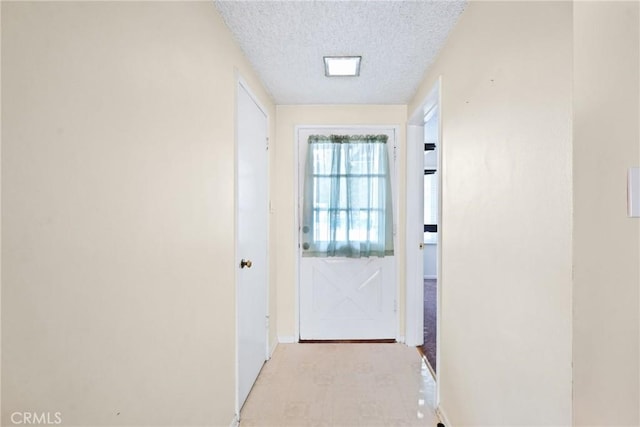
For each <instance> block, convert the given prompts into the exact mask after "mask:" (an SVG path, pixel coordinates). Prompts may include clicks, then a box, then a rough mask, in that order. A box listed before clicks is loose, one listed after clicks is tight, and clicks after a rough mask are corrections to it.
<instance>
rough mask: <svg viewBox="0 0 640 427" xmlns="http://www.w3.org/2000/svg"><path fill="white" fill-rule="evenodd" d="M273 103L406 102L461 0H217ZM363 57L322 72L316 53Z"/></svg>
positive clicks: (461, 5) (457, 12) (462, 4)
mask: <svg viewBox="0 0 640 427" xmlns="http://www.w3.org/2000/svg"><path fill="white" fill-rule="evenodd" d="M215 3H216V6H217V8H218V10H219V11H220V13H221V15H222V17H223V19H224V20H225V22H226V24H227V26H228V27H229V29H230V30H231V32H232V33H233V34H234V36H235V38H236V40H237V41H238V43H239V44H240V47H241V48H242V50H243V51H244V53H245V54H246V56H247V58H248V59H249V61H250V62H251V64H252V65H253V67H254V68H255V70H256V71H257V73H258V75H259V76H260V77H261V79H262V81H263V83H264V85H265V86H266V88H267V90H268V91H269V92H270V93H271V95H272V96H273V98H274V101H275V102H276V103H277V104H406V103H408V102H409V101H410V99H411V98H412V96H413V95H414V93H415V91H416V89H417V87H418V85H419V83H420V81H421V80H422V78H423V76H424V74H425V72H426V70H427V68H428V67H429V65H431V63H432V62H433V61H434V59H435V57H436V55H437V53H438V52H439V50H440V48H441V47H442V45H443V44H444V41H445V40H446V38H447V35H448V34H449V31H450V30H451V29H452V28H453V26H454V25H455V22H456V20H457V19H458V16H459V15H460V13H462V11H463V9H464V7H465V5H466V1H464V0H444V1H430V0H423V1H415V0H414V1H362V0H360V1H254V0H251V1H238V0H234V1H216V2H215ZM331 55H335V56H340V55H358V56H362V65H361V69H360V77H333V78H329V77H325V75H324V64H323V61H322V57H323V56H331Z"/></svg>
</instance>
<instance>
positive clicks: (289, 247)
mask: <svg viewBox="0 0 640 427" xmlns="http://www.w3.org/2000/svg"><path fill="white" fill-rule="evenodd" d="M276 112H277V118H276V120H277V124H276V137H277V143H276V145H277V146H276V156H277V158H276V161H275V166H274V171H275V176H274V178H275V193H276V194H275V203H276V212H277V218H278V219H277V223H276V228H277V230H278V239H277V242H276V244H277V248H276V253H277V266H276V269H277V272H278V273H277V274H278V277H277V283H278V289H277V293H278V336H279V337H281V338H282V339H284V340H285V341H291V340H296V339H297V337H296V336H295V332H296V321H297V318H296V298H297V286H298V278H297V271H296V267H295V265H296V257H297V252H296V248H297V233H296V231H295V224H296V219H295V211H296V209H295V205H296V194H295V185H296V183H295V181H294V180H293V179H292V178H293V177H295V176H296V159H295V156H296V148H295V147H296V145H295V144H296V143H297V141H296V140H295V127H296V126H298V125H398V126H399V127H400V135H399V138H398V148H399V150H400V151H399V152H398V159H397V167H398V169H397V173H398V189H399V192H400V193H399V214H398V228H397V229H398V230H404V219H405V213H404V206H405V197H406V196H405V192H404V190H405V186H404V182H405V160H404V155H403V154H402V153H404V149H405V148H404V147H405V140H406V137H405V133H406V121H407V107H406V106H405V105H278V106H277V109H276ZM398 237H399V244H398V246H397V248H396V258H397V266H398V269H399V270H398V271H399V280H400V284H401V293H402V295H401V297H400V300H399V301H400V302H401V306H400V322H401V325H400V329H401V331H404V314H403V313H404V306H403V305H402V302H403V301H404V286H403V284H404V233H398ZM402 333H403V332H402Z"/></svg>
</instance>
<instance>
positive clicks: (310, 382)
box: [240, 344, 438, 427]
mask: <svg viewBox="0 0 640 427" xmlns="http://www.w3.org/2000/svg"><path fill="white" fill-rule="evenodd" d="M434 408H435V383H434V381H433V378H432V377H431V374H430V373H429V371H428V370H427V368H426V365H425V364H424V362H423V361H422V359H421V358H420V355H419V354H418V352H417V351H416V349H415V348H413V347H407V346H406V345H404V344H280V345H278V347H277V348H276V351H275V352H274V354H273V357H272V358H271V360H269V361H268V362H267V363H266V364H265V366H264V367H263V368H262V372H261V373H260V376H259V377H258V380H257V381H256V384H255V385H254V387H253V389H252V390H251V393H250V394H249V397H248V399H247V401H246V403H245V405H244V407H243V408H242V411H241V412H240V426H241V427H250V426H300V427H302V426H341V427H351V426H433V427H435V425H436V423H437V422H438V420H437V416H436V414H435V410H434Z"/></svg>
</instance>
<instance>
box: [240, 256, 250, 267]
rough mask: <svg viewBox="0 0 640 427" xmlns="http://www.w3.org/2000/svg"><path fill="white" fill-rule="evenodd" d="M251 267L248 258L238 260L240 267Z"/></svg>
mask: <svg viewBox="0 0 640 427" xmlns="http://www.w3.org/2000/svg"><path fill="white" fill-rule="evenodd" d="M245 267H247V268H251V260H250V259H244V258H243V259H241V260H240V268H245Z"/></svg>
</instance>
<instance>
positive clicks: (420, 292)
mask: <svg viewBox="0 0 640 427" xmlns="http://www.w3.org/2000/svg"><path fill="white" fill-rule="evenodd" d="M441 83H442V77H440V78H438V80H437V81H436V83H435V84H434V86H433V87H432V89H431V90H430V91H429V94H428V95H427V96H426V97H425V98H424V100H423V101H422V103H420V105H419V106H418V108H416V110H415V111H413V112H412V114H411V116H409V120H408V122H407V212H406V215H407V216H406V227H407V229H406V252H405V254H406V278H407V286H406V301H405V307H406V312H405V333H406V343H407V345H410V346H419V345H421V344H423V339H424V337H423V334H424V332H423V327H424V326H423V322H424V272H423V261H422V260H423V249H421V248H420V246H419V245H420V243H422V242H423V241H424V233H423V232H422V230H423V224H424V218H422V217H420V215H419V214H418V212H421V211H422V210H423V209H424V200H423V199H424V181H419V179H418V178H417V177H420V178H422V177H423V176H424V163H423V159H424V116H425V114H426V113H427V112H428V111H429V110H431V109H432V108H433V107H438V109H439V111H440V114H439V119H438V120H439V123H438V134H439V135H438V142H439V143H440V146H439V147H438V172H439V177H440V179H439V180H438V235H437V239H438V240H437V242H438V249H437V254H438V260H437V264H436V268H437V277H438V281H437V299H438V301H437V322H436V323H437V330H436V333H437V338H436V340H437V343H436V364H437V366H438V370H437V372H436V378H435V380H436V405H437V404H439V396H440V371H441V369H440V366H441V363H440V348H441V346H440V342H441V336H442V334H441V333H440V331H441V327H440V325H441V318H442V316H441V313H442V311H441V307H442V292H441V289H442V282H443V280H442V279H443V278H442V240H443V239H442V237H443V229H442V182H443V180H444V176H445V170H444V167H443V163H442V152H443V150H442V103H441ZM411 177H414V178H415V179H410V178H411ZM410 194H419V197H409V195H410ZM421 205H422V206H421Z"/></svg>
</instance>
